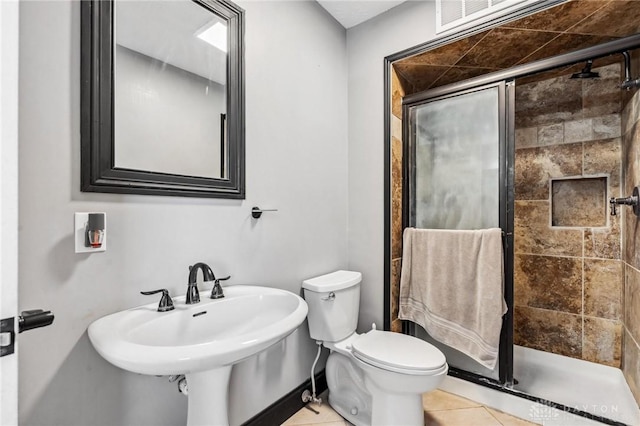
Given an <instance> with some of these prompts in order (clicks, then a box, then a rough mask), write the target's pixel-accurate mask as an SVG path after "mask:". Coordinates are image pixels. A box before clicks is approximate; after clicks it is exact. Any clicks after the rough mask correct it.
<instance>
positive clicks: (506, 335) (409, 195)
mask: <svg viewBox="0 0 640 426" xmlns="http://www.w3.org/2000/svg"><path fill="white" fill-rule="evenodd" d="M490 88H497V89H498V167H499V169H498V182H499V184H498V188H499V196H498V199H499V201H498V202H499V218H498V223H499V227H500V228H501V229H502V236H503V237H502V241H503V248H504V249H503V256H504V258H503V260H504V290H503V292H504V299H505V303H506V304H507V313H506V314H504V315H503V319H502V329H501V331H500V346H499V351H498V378H499V379H498V382H496V381H495V380H494V379H492V378H489V377H485V376H480V375H478V374H475V373H472V372H469V371H467V370H463V369H460V368H457V367H451V366H450V367H449V370H450V375H452V376H456V377H461V378H465V379H467V380H472V381H490V382H493V383H495V384H497V385H501V386H511V385H512V384H513V305H514V302H513V223H514V222H513V221H514V219H513V208H514V192H513V188H514V161H515V155H514V146H515V130H514V129H515V124H514V117H515V86H514V83H513V80H511V81H509V82H507V81H505V80H502V81H498V82H493V83H490V84H480V85H477V86H474V87H471V88H464V89H460V86H459V85H456V84H454V85H449V86H446V87H444V88H437V89H434V90H426V91H424V92H420V93H418V94H416V95H415V96H412V98H411V99H410V100H409V99H407V98H404V99H403V102H402V116H403V117H406V119H405V120H403V123H402V152H403V155H402V188H403V191H402V229H403V230H404V229H405V228H407V227H413V226H415V224H416V215H415V207H416V206H415V199H416V196H415V187H416V170H415V167H413V165H414V164H415V161H416V144H415V134H412V132H414V129H412V128H411V125H410V121H411V120H410V119H409V117H410V109H411V108H413V107H416V106H419V105H424V104H426V103H430V102H437V101H442V100H445V99H451V98H454V97H458V96H463V95H467V94H470V93H474V92H479V91H481V90H486V89H490ZM405 99H407V101H406V102H405ZM403 332H404V333H407V334H410V335H412V336H415V335H416V330H415V324H413V323H411V322H409V321H403Z"/></svg>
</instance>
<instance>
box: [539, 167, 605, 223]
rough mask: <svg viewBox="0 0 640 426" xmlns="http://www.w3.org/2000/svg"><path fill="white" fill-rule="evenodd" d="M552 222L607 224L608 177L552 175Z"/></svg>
mask: <svg viewBox="0 0 640 426" xmlns="http://www.w3.org/2000/svg"><path fill="white" fill-rule="evenodd" d="M551 225H552V226H567V227H589V228H595V227H604V226H607V178H606V177H604V176H602V177H578V178H571V179H552V180H551Z"/></svg>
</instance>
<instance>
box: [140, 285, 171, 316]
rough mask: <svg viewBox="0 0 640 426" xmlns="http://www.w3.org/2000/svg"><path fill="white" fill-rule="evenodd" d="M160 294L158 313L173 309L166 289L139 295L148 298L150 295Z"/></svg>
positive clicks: (144, 292)
mask: <svg viewBox="0 0 640 426" xmlns="http://www.w3.org/2000/svg"><path fill="white" fill-rule="evenodd" d="M157 293H162V297H161V298H160V303H159V304H158V312H167V311H171V310H173V309H174V306H173V300H171V296H169V290H167V289H166V288H162V289H160V290H151V291H141V292H140V294H144V295H145V296H149V295H151V294H157Z"/></svg>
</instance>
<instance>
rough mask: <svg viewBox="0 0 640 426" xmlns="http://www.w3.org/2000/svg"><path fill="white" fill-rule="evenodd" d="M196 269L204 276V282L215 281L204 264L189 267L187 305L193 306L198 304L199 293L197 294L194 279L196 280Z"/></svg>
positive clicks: (196, 285) (199, 263) (209, 269)
mask: <svg viewBox="0 0 640 426" xmlns="http://www.w3.org/2000/svg"><path fill="white" fill-rule="evenodd" d="M198 269H202V275H203V276H204V282H205V283H206V282H211V281H214V280H215V279H216V277H215V275H213V271H212V270H211V268H210V267H209V265H207V264H206V263H202V262H198V263H196V264H195V265H193V266H189V283H188V287H187V300H186V303H187V305H193V304H194V303H199V302H200V292H198V284H197V282H196V279H197V278H198Z"/></svg>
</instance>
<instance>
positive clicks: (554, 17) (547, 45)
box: [394, 0, 640, 94]
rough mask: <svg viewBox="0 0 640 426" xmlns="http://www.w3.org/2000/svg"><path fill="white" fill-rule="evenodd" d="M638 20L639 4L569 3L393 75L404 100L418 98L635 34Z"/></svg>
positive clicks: (422, 58) (408, 62) (619, 0)
mask: <svg viewBox="0 0 640 426" xmlns="http://www.w3.org/2000/svg"><path fill="white" fill-rule="evenodd" d="M638 16H640V1H634V0H615V1H610V0H572V1H568V2H566V3H562V4H560V5H557V6H555V7H552V8H549V9H546V10H544V11H541V12H538V13H536V14H533V15H529V16H525V17H523V18H520V19H518V20H514V21H511V22H507V23H505V24H503V25H501V26H498V27H495V28H492V29H488V30H485V31H483V32H480V33H478V34H475V35H472V36H469V37H467V38H464V39H461V40H457V41H454V42H452V43H449V44H447V45H444V46H441V47H438V48H436V49H432V50H428V51H426V52H424V53H421V54H418V55H415V56H412V57H409V58H405V59H402V60H400V61H397V62H395V63H394V69H395V71H396V73H398V75H399V78H400V82H401V84H402V87H403V89H404V91H405V93H406V94H409V93H415V92H420V91H423V90H426V89H432V88H435V87H439V86H443V85H446V84H450V83H455V82H457V81H461V80H465V79H468V78H473V77H477V76H480V75H482V74H487V73H490V72H494V71H498V70H502V69H508V68H511V67H513V66H515V65H520V64H525V63H529V62H533V61H537V60H540V59H544V58H548V57H551V56H555V55H560V54H564V53H568V52H571V51H575V50H579V49H583V48H586V47H590V46H595V45H598V44H601V43H605V42H607V41H611V40H615V39H617V38H621V37H626V36H629V35H633V34H636V33H640V20H639V19H638V18H637V17H638ZM618 56H619V55H618ZM619 60H621V57H609V58H602V59H598V60H596V61H595V63H594V66H601V65H606V64H607V63H611V61H619ZM577 67H578V68H581V67H582V65H581V64H577ZM558 72H563V73H566V72H568V70H567V69H564V70H559V71H558ZM547 78H548V76H547Z"/></svg>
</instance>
